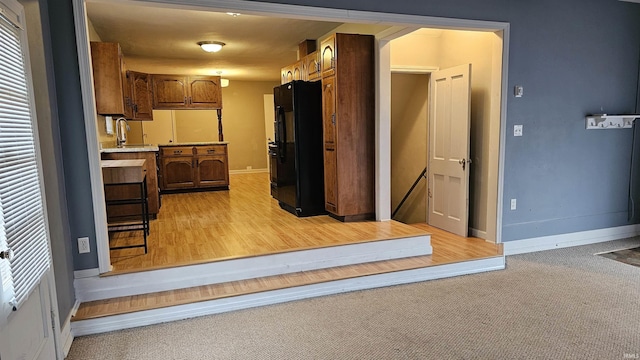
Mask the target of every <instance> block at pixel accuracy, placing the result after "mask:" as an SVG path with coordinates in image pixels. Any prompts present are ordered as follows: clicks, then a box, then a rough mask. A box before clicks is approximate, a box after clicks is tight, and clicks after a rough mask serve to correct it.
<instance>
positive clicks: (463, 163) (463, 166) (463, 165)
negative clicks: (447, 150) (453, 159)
mask: <svg viewBox="0 0 640 360" xmlns="http://www.w3.org/2000/svg"><path fill="white" fill-rule="evenodd" d="M458 164H460V165H462V170H464V168H465V167H466V165H467V160H465V159H460V160H458Z"/></svg>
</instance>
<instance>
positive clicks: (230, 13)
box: [227, 12, 242, 17]
mask: <svg viewBox="0 0 640 360" xmlns="http://www.w3.org/2000/svg"><path fill="white" fill-rule="evenodd" d="M227 15H230V16H233V17H238V16H240V15H242V14H240V13H234V12H228V13H227Z"/></svg>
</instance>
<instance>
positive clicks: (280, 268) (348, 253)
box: [74, 223, 432, 302]
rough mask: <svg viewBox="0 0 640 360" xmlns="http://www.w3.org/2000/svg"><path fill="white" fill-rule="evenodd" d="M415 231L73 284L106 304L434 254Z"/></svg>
mask: <svg viewBox="0 0 640 360" xmlns="http://www.w3.org/2000/svg"><path fill="white" fill-rule="evenodd" d="M374 225H376V224H375V223H374ZM379 226H386V224H381V225H379ZM405 226H406V225H405ZM414 230H415V232H414V234H415V236H408V237H402V238H395V239H387V240H384V239H379V240H374V241H360V242H355V243H342V244H340V245H333V246H332V244H331V243H329V244H327V245H325V246H322V247H316V248H311V249H304V248H303V249H291V250H289V251H283V252H277V253H271V254H265V255H260V256H257V255H256V256H249V257H241V258H231V259H220V260H215V259H214V260H213V261H210V262H206V263H201V264H194V265H189V266H180V267H172V268H162V269H157V270H148V271H139V272H127V273H117V274H106V275H103V276H91V277H87V278H77V279H76V280H75V281H74V286H75V289H76V298H77V299H78V301H81V302H86V301H94V300H103V299H110V298H114V297H122V296H131V295H141V294H146V293H155V292H159V291H169V290H177V289H184V288H191V287H196V286H203V285H210V284H219V283H228V282H231V281H239V280H246V279H253V278H257V277H266V276H274V275H281V274H287V273H296V272H300V271H309V270H317V269H325V268H332V267H337V266H345V265H354V264H362V263H368V262H374V261H382V260H391V259H401V258H407V257H414V256H423V255H429V254H431V253H432V247H431V245H430V241H431V237H430V235H429V234H428V233H426V232H424V231H420V230H418V229H414Z"/></svg>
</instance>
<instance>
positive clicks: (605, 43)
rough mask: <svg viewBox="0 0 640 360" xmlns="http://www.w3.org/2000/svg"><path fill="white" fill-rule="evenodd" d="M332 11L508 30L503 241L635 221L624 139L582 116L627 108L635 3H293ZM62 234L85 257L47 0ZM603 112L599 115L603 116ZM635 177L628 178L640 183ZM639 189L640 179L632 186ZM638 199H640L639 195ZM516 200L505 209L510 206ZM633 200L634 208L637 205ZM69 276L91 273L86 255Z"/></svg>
mask: <svg viewBox="0 0 640 360" xmlns="http://www.w3.org/2000/svg"><path fill="white" fill-rule="evenodd" d="M272 2H277V3H283V4H296V5H308V6H316V7H328V8H337V9H353V10H365V11H379V12H391V13H401V14H415V15H426V16H441V17H451V18H464V19H477V20H490V21H502V22H509V23H510V24H511V39H510V53H509V89H512V88H513V86H514V85H516V84H518V85H523V86H524V94H525V95H524V97H523V98H514V97H513V96H511V95H510V94H511V91H510V90H509V92H508V96H507V129H508V131H507V132H508V133H512V131H511V129H512V128H513V125H515V124H522V125H524V136H523V137H521V138H514V137H513V136H508V137H507V140H506V144H504V145H505V146H506V163H505V184H504V204H503V207H504V208H505V209H506V210H505V211H504V214H503V241H510V240H517V239H523V238H531V237H538V236H545V235H554V234H562V233H569V232H576V231H584V230H592V229H599V228H608V227H615V226H621V225H626V224H631V223H637V222H638V219H639V218H640V217H639V216H636V219H635V220H634V221H631V222H630V221H628V220H627V203H628V201H627V193H628V180H629V173H630V168H629V163H630V152H631V139H632V132H631V130H619V131H618V130H616V131H613V130H612V131H586V130H584V116H585V115H586V114H589V113H594V112H597V113H599V112H606V113H610V114H612V113H632V112H634V111H635V103H636V94H637V85H638V61H639V51H640V21H638V20H640V6H639V5H636V4H631V3H626V2H621V1H616V0H538V1H533V0H519V1H513V0H511V1H510V0H449V1H442V0H423V1H419V2H418V1H414V0H396V1H386V0H356V1H349V2H346V1H343V0H325V1H321V0H301V1H272ZM49 15H50V17H51V18H52V19H56V21H55V24H54V25H53V26H52V28H51V36H52V41H53V45H54V46H53V49H54V64H55V74H56V86H57V91H58V94H60V96H59V97H58V108H59V114H60V129H61V131H62V146H63V157H64V172H65V175H66V179H67V201H68V209H69V215H70V218H71V235H72V237H73V238H75V237H78V236H89V237H90V238H91V246H92V248H93V249H95V230H94V222H93V217H92V211H93V206H92V203H91V192H90V188H89V172H88V165H87V154H86V140H85V133H84V123H83V120H82V116H83V115H82V103H81V93H80V87H79V72H78V61H77V57H76V54H77V53H76V48H75V37H74V29H73V15H72V6H71V2H70V0H49ZM601 109H602V110H601ZM639 178H640V176H636V179H639ZM635 185H636V187H638V186H637V185H638V182H636V184H635ZM639 192H640V191H639ZM511 198H517V199H518V209H517V210H516V211H510V210H508V209H509V199H511ZM636 203H640V200H636ZM73 246H74V254H76V255H75V256H74V265H75V268H76V269H86V268H92V267H96V266H97V257H96V254H95V251H94V252H92V253H91V254H87V255H82V256H80V255H77V251H76V249H75V246H76V245H75V243H74V244H73Z"/></svg>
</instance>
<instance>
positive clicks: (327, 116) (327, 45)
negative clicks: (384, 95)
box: [319, 34, 375, 221]
mask: <svg viewBox="0 0 640 360" xmlns="http://www.w3.org/2000/svg"><path fill="white" fill-rule="evenodd" d="M319 51H320V54H319V55H320V66H321V73H322V101H323V119H322V120H323V128H324V174H325V175H324V176H325V181H324V183H325V207H326V210H327V211H328V212H329V213H330V215H331V216H333V217H335V218H337V219H340V220H342V221H357V220H364V219H368V218H373V217H374V215H375V188H374V184H375V156H374V151H375V115H374V109H375V108H374V106H375V105H374V104H375V93H374V85H375V84H374V83H375V80H374V38H373V36H371V35H357V34H334V35H331V36H330V37H328V38H327V39H325V40H323V41H322V42H321V46H320V50H319Z"/></svg>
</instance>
